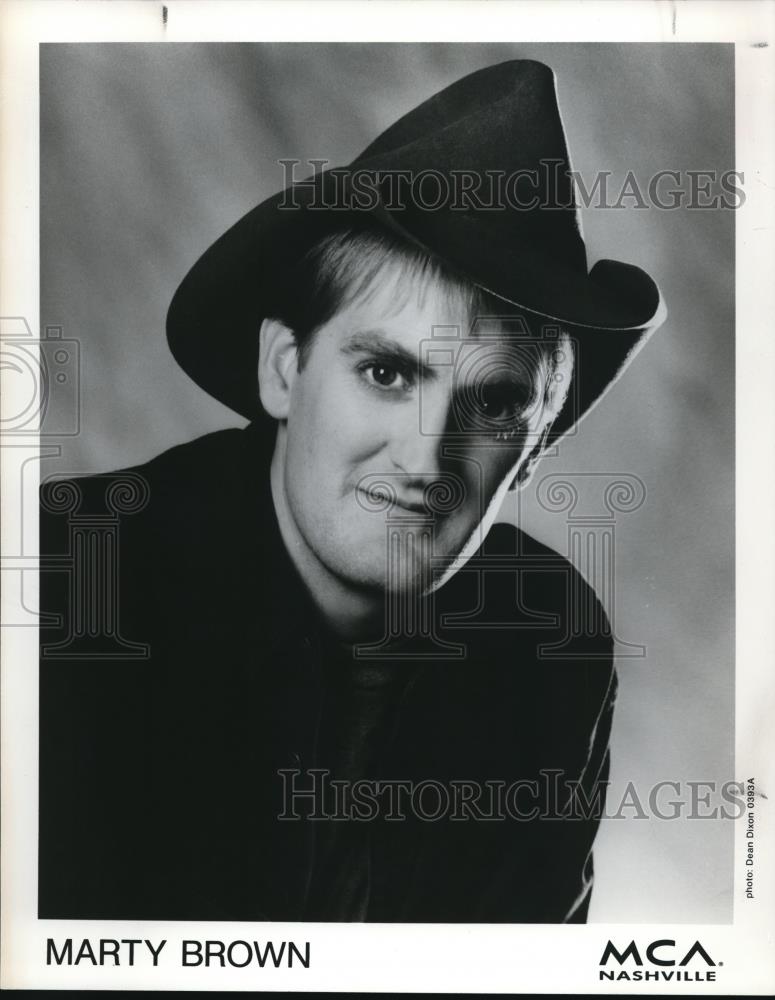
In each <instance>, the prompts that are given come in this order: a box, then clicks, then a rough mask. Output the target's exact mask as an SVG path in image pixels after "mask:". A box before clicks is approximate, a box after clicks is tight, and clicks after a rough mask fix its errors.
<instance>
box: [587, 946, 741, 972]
mask: <svg viewBox="0 0 775 1000" xmlns="http://www.w3.org/2000/svg"><path fill="white" fill-rule="evenodd" d="M641 950H642V951H643V955H644V956H645V962H644V960H643V958H642V957H641ZM694 959H697V960H698V962H700V963H703V965H702V967H701V968H697V967H696V966H697V964H698V963H697V962H695V963H694V965H695V967H694V968H693V969H691V970H690V969H687V968H686V966H688V965H689V964H690V963H691V962H692V961H693V960H694ZM614 962H616V963H618V965H619V969H618V971H617V970H616V968H609V966H612V965H613V963H614ZM717 964H718V965H723V963H722V962H719V963H716V962H714V961H713V959H712V958H711V957H710V955H709V954H708V952H707V950H706V949H705V948H703V946H702V945H701V944H700V942H699V941H695V942H694V944H693V945H691V947H690V948H688V949H687V950H685V951H684V950H683V949H681V950H676V943H675V941H673V940H672V939H671V938H662V939H660V940H658V941H650V942H649V943H648V944H647V945H646V946H645V948H642V949H639V948H638V945H637V944H636V942H635V941H630V943H629V944H628V945H627V946H626V947H625V948H623V949H622V950H621V951H620V950H619V949H618V948H617V947H616V945H615V944H614V943H613V941H608V943H607V944H606V946H605V948H604V949H603V954H602V955H601V957H600V962H599V965H600V979H601V980H604V979H609V980H612V981H617V982H618V981H620V980H624V981H631V982H647V981H649V980H661V981H664V982H670V981H673V982H714V981H715V979H716V971H715V966H716V965H717ZM624 965H629V966H630V968H627V969H625V968H622V966H624ZM644 965H646V966H658V968H656V969H648V968H645V969H644V968H643V966H644ZM632 966H636V968H634V969H633V968H632ZM676 966H677V968H676ZM668 969H669V971H668Z"/></svg>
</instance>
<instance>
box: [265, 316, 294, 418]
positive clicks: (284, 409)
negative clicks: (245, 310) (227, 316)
mask: <svg viewBox="0 0 775 1000" xmlns="http://www.w3.org/2000/svg"><path fill="white" fill-rule="evenodd" d="M297 371H298V347H297V344H296V338H295V337H294V336H293V331H292V330H291V329H290V327H287V326H286V325H285V324H284V323H281V322H280V321H279V320H278V319H265V320H264V321H263V323H262V324H261V331H260V333H259V353H258V394H259V396H260V398H261V405H262V406H263V407H264V409H265V410H266V412H267V413H268V414H269V416H270V417H274V418H275V420H285V419H286V418H287V416H288V408H289V405H290V396H291V387H292V386H293V382H294V380H295V378H296V373H297Z"/></svg>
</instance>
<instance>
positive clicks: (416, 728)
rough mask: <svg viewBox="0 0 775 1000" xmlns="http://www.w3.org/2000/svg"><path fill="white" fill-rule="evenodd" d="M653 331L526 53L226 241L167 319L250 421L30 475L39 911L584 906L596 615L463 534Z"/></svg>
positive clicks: (521, 539) (503, 550)
mask: <svg viewBox="0 0 775 1000" xmlns="http://www.w3.org/2000/svg"><path fill="white" fill-rule="evenodd" d="M547 165H548V166H549V167H550V169H544V168H546V167H547ZM461 172H463V173H465V175H466V176H467V177H468V178H469V179H470V178H472V177H473V178H474V179H476V178H483V177H486V178H487V179H488V180H490V181H491V180H493V178H496V179H497V178H501V177H505V178H507V182H508V183H507V187H506V188H504V190H503V191H502V192H501V193H500V194H499V196H498V197H499V198H500V195H501V194H502V195H503V198H502V200H499V201H498V203H497V204H496V205H495V206H494V207H493V205H492V204H490V205H485V204H484V203H483V202H482V200H481V197H480V196H479V195H477V196H476V197H474V196H472V194H471V188H470V184H469V185H468V188H467V197H466V198H465V199H464V200H463V202H462V203H460V204H457V203H456V200H455V198H452V199H451V200H450V199H447V200H445V199H444V198H441V199H439V198H435V199H433V201H432V202H429V201H428V199H427V198H426V197H425V196H424V195H423V188H422V185H421V184H415V183H414V181H416V180H417V178H419V177H426V178H427V177H429V176H431V175H433V176H435V177H436V179H437V181H438V178H439V177H441V178H442V179H444V180H445V181H446V182H447V183H448V184H449V189H450V190H452V187H453V186H454V183H456V179H457V178H459V177H460V176H461ZM401 178H403V179H406V178H409V181H410V185H409V197H408V198H406V197H403V196H398V195H397V193H396V186H395V183H394V182H396V180H397V179H401ZM405 193H406V192H404V194H405ZM663 315H664V310H663V308H662V306H661V303H660V299H659V293H658V291H657V289H656V286H655V285H654V283H653V282H652V281H651V279H650V278H648V276H647V275H645V274H643V272H641V271H639V270H638V269H637V268H634V267H631V266H628V265H624V264H616V263H614V262H612V261H603V262H600V263H598V264H597V265H596V266H595V267H594V268H593V269H592V270H591V271H589V272H588V270H587V265H586V257H585V251H584V244H583V241H582V239H581V236H580V233H579V230H578V226H577V223H576V213H575V209H574V204H573V196H572V187H571V180H570V176H569V164H568V156H567V151H566V149H565V140H564V136H563V132H562V127H561V123H560V118H559V112H558V109H557V104H556V98H555V94H554V81H553V77H552V74H551V71H550V70H548V69H547V68H546V67H544V66H542V65H540V64H538V63H534V62H526V61H513V62H508V63H503V64H500V65H497V66H492V67H488V68H486V69H483V70H480V71H478V72H477V73H474V74H471V75H470V76H468V77H465V78H464V79H463V80H460V81H458V82H457V83H455V84H453V85H452V86H450V87H448V88H446V89H445V90H444V91H442V92H441V93H439V94H436V95H434V96H433V97H431V98H430V99H428V100H427V101H426V102H425V103H423V104H422V105H420V106H419V107H418V108H416V109H414V110H413V111H411V112H410V113H409V114H407V115H406V116H404V117H403V118H402V119H400V120H399V121H398V122H396V123H395V124H394V125H393V126H391V128H389V129H388V130H387V131H386V132H384V133H383V134H382V135H381V136H380V137H379V138H378V139H377V140H376V141H375V142H374V143H372V144H371V146H369V148H368V149H367V150H366V151H365V152H364V153H363V154H362V156H361V157H359V158H358V159H357V160H356V161H355V162H354V163H353V164H352V165H351V166H350V167H349V168H346V169H345V170H344V171H338V172H337V171H327V172H326V171H324V172H323V173H321V174H319V175H317V176H316V177H315V178H313V179H311V180H308V181H302V182H299V183H297V184H294V185H293V186H292V187H291V188H289V189H287V190H285V191H283V192H281V193H280V194H278V195H277V196H276V197H274V198H271V199H269V200H268V201H266V202H263V203H262V204H260V205H259V206H257V207H256V208H255V209H254V210H253V211H252V212H250V213H248V215H247V216H245V217H244V218H243V219H241V220H240V221H239V222H238V223H237V224H236V225H235V226H234V227H232V229H230V230H229V231H228V232H227V233H226V234H224V236H222V237H221V239H220V240H218V241H217V242H216V243H215V244H214V245H213V246H212V247H211V248H210V249H209V250H208V251H207V252H206V253H205V254H204V255H203V257H202V258H201V259H200V260H199V261H198V262H197V263H196V264H195V265H194V267H193V268H192V270H191V271H190V272H189V274H188V275H187V276H186V278H185V279H184V281H183V283H182V285H181V286H180V288H179V289H178V291H177V293H176V295H175V298H174V299H173V302H172V305H171V307H170V312H169V316H168V338H169V342H170V346H171V349H172V351H173V354H174V355H175V357H176V358H177V360H178V362H179V363H180V364H181V365H182V367H183V368H184V370H185V371H187V372H188V374H189V375H190V376H191V377H192V378H193V379H194V380H195V381H196V382H197V383H198V384H199V385H201V386H202V387H203V388H205V389H206V390H207V391H208V392H209V393H211V394H212V395H213V396H215V397H216V398H218V399H220V400H221V401H222V402H225V403H226V404H227V405H229V406H231V407H232V408H233V409H234V410H236V411H237V412H238V413H240V414H242V415H244V416H246V417H248V418H249V419H250V421H251V422H250V424H249V426H248V427H247V428H245V429H244V430H232V431H222V432H218V433H215V434H210V435H207V436H205V437H204V438H201V439H199V440H198V441H194V442H191V443H190V444H187V445H183V446H180V447H178V448H174V449H172V450H171V451H169V452H167V453H165V454H164V455H161V456H159V457H157V458H156V459H154V460H152V461H151V462H149V463H147V464H146V465H145V466H142V467H139V468H136V469H133V470H126V471H124V472H120V473H114V474H111V475H110V476H95V477H90V478H88V479H85V480H78V481H70V482H64V483H56V482H54V483H51V484H47V486H46V487H45V488H44V492H43V509H44V516H43V518H42V524H41V552H42V554H43V556H44V559H45V558H46V557H48V560H49V563H48V569H49V570H50V572H46V573H44V574H43V578H42V588H41V589H42V598H41V608H42V611H43V613H44V615H46V616H48V617H47V619H46V620H47V621H48V622H50V623H51V627H50V628H45V629H42V639H41V641H42V650H41V777H40V866H39V884H40V895H39V915H40V916H41V917H82V918H89V917H90V918H137V919H148V918H155V919H230V920H260V919H268V920H305V919H306V920H370V921H444V922H449V921H487V922H496V921H506V922H518V921H528V922H546V921H556V922H561V921H582V920H584V919H585V917H586V913H587V909H588V905H589V898H590V890H591V884H592V855H591V849H592V843H593V840H594V835H595V832H596V829H597V823H598V820H599V814H600V807H601V805H602V800H603V793H604V788H605V780H606V776H607V769H608V735H609V731H610V722H611V713H612V708H613V700H614V695H615V687H616V682H615V674H614V669H613V659H612V657H613V650H612V645H613V643H612V637H611V630H610V627H609V624H608V621H607V619H606V616H605V613H604V611H603V609H602V607H601V606H600V603H599V602H598V600H597V599H596V597H595V595H594V594H593V593H592V591H591V589H590V588H589V587H588V585H587V584H586V583H585V582H584V581H583V580H582V579H581V577H580V576H579V574H578V573H576V571H575V570H574V569H573V567H571V566H570V564H569V563H567V561H565V560H564V559H562V558H561V557H559V556H558V555H557V554H556V553H552V552H551V551H550V550H548V549H546V548H545V547H543V546H541V545H540V544H538V543H537V542H535V541H534V540H532V539H530V538H529V537H528V536H526V535H525V534H524V533H522V532H519V531H518V530H517V529H515V528H512V527H510V526H507V525H497V526H494V521H495V518H496V515H497V513H498V509H499V507H500V505H501V503H502V501H503V499H504V497H505V495H506V493H507V492H508V490H509V489H516V488H519V487H520V486H521V485H523V484H524V483H525V482H526V481H527V479H528V477H529V475H530V473H531V471H532V469H533V467H534V465H535V463H536V461H537V460H538V458H539V457H540V455H541V452H542V450H543V449H544V448H545V447H546V445H547V443H549V442H553V441H556V440H558V439H559V438H560V437H561V436H562V434H564V433H565V432H566V431H567V430H568V429H569V428H570V427H571V426H573V425H574V424H575V423H576V422H577V420H578V419H579V418H580V417H581V416H582V415H583V414H585V413H586V412H588V411H589V409H590V408H591V407H592V406H593V405H594V404H595V403H596V402H597V401H598V400H599V399H600V397H601V396H602V394H603V393H604V392H605V390H606V389H607V388H608V386H610V384H611V383H612V382H613V380H614V379H615V378H616V377H617V376H618V375H619V373H620V372H621V370H622V369H623V367H624V365H625V363H626V362H627V361H628V360H629V358H630V357H631V356H632V354H633V353H634V351H635V350H636V349H637V348H638V346H639V345H640V344H642V343H643V341H644V339H645V336H646V335H647V334H648V333H649V332H651V331H652V330H653V329H654V328H655V327H656V326H657V325H658V323H659V322H660V321H661V319H662V317H663ZM580 609H583V616H582V614H581V610H580ZM582 617H583V622H582V620H581V619H582ZM571 637H572V638H573V642H572V643H571V642H570V641H569V640H570V638H571ZM544 862H545V863H544Z"/></svg>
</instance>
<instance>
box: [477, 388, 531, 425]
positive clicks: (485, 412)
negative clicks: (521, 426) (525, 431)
mask: <svg viewBox="0 0 775 1000" xmlns="http://www.w3.org/2000/svg"><path fill="white" fill-rule="evenodd" d="M477 396H478V399H477V409H478V410H479V412H480V414H481V415H482V417H484V418H485V420H487V421H488V422H489V421H504V420H514V419H515V418H516V417H517V416H519V414H520V413H521V412H522V411H523V410H524V409H525V408H526V407H527V406H528V404H529V400H528V398H527V393H526V392H524V391H522V390H520V389H519V388H518V387H517V386H512V385H497V384H495V385H484V386H482V387H481V388H480V389H479V392H478V393H477Z"/></svg>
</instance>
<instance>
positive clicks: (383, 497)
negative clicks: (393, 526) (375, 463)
mask: <svg viewBox="0 0 775 1000" xmlns="http://www.w3.org/2000/svg"><path fill="white" fill-rule="evenodd" d="M357 492H358V493H360V495H361V496H362V497H364V498H365V503H362V506H365V507H366V509H367V510H370V511H385V510H388V509H390V510H392V509H394V508H398V509H399V510H401V511H406V512H408V513H411V514H420V515H422V516H423V517H432V516H433V515H432V511H431V510H430V509H429V508H428V506H427V504H425V503H424V502H423V501H421V500H414V499H411V498H409V497H405V496H399V495H398V494H397V493H395V491H393V490H389V489H387V488H382V487H380V486H372V487H369V488H368V489H363V488H361V487H359V488H358V491H357Z"/></svg>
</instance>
